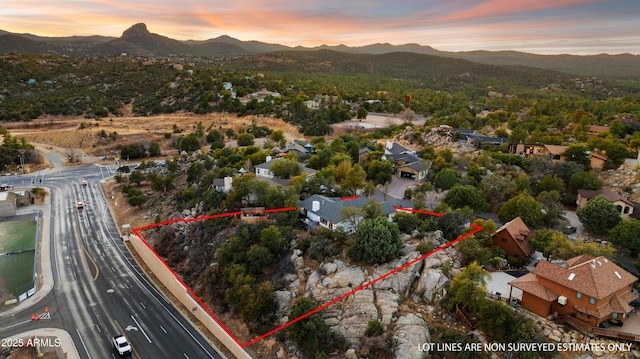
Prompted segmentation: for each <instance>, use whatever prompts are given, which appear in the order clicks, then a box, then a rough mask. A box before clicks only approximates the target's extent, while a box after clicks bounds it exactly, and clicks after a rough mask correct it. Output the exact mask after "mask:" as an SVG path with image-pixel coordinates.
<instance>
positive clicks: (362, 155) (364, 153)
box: [358, 147, 373, 167]
mask: <svg viewBox="0 0 640 359" xmlns="http://www.w3.org/2000/svg"><path fill="white" fill-rule="evenodd" d="M371 152H373V151H371V150H370V149H369V147H363V148H361V149H360V150H359V151H358V164H360V166H361V167H364V165H365V163H367V160H368V157H369V153H371Z"/></svg>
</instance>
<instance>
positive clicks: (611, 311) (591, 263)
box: [509, 254, 638, 326]
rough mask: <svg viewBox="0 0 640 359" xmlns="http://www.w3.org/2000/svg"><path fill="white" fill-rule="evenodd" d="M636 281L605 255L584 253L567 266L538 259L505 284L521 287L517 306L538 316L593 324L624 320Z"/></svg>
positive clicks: (635, 278)
mask: <svg viewBox="0 0 640 359" xmlns="http://www.w3.org/2000/svg"><path fill="white" fill-rule="evenodd" d="M637 280H638V278H637V277H635V276H634V275H632V274H631V273H629V272H627V271H625V270H624V269H622V268H620V267H619V266H618V265H617V264H615V263H613V262H612V261H610V260H608V259H607V258H605V257H603V256H600V257H593V256H591V255H588V254H584V255H581V256H578V257H574V258H571V259H569V260H567V267H566V268H565V267H563V266H560V265H558V264H553V263H550V262H547V261H544V260H543V261H540V262H539V263H538V265H537V266H536V267H535V268H534V269H533V270H532V271H531V272H530V273H528V274H526V275H524V276H522V277H520V278H517V279H515V280H512V281H511V282H509V285H511V286H512V287H516V288H518V289H520V290H522V302H521V306H522V307H523V308H525V309H528V310H530V311H532V312H534V313H536V314H538V315H540V316H543V317H548V316H550V315H553V314H557V315H560V316H562V315H568V316H571V317H574V318H577V319H579V320H581V321H583V322H585V323H587V324H589V325H592V326H597V325H599V324H600V323H603V322H606V321H608V320H611V319H617V320H619V321H625V320H626V319H627V318H628V316H629V314H630V313H631V311H632V307H631V305H630V303H631V302H633V301H634V300H637V299H638V296H637V294H636V293H634V292H633V284H634V283H635V282H636V281H637Z"/></svg>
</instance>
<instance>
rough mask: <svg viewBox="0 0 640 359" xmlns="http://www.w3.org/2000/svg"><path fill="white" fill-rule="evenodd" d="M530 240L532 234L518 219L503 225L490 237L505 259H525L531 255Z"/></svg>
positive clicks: (531, 246)
mask: <svg viewBox="0 0 640 359" xmlns="http://www.w3.org/2000/svg"><path fill="white" fill-rule="evenodd" d="M532 238H533V232H532V231H531V230H529V228H528V227H527V225H526V224H524V222H523V221H522V219H521V218H520V217H516V218H514V219H512V220H511V221H509V222H507V223H505V224H504V225H503V226H502V227H500V228H499V229H498V230H497V231H496V233H495V234H494V235H493V236H491V240H492V242H493V245H494V246H498V247H500V248H502V250H503V251H504V252H505V253H506V255H507V257H515V258H527V257H530V256H531V255H532V254H533V245H532V244H531V239H532Z"/></svg>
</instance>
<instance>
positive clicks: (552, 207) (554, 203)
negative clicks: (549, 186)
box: [536, 190, 562, 228]
mask: <svg viewBox="0 0 640 359" xmlns="http://www.w3.org/2000/svg"><path fill="white" fill-rule="evenodd" d="M560 197H561V196H560V192H558V191H556V190H553V191H543V192H540V194H538V196H537V197H536V200H537V201H538V203H540V205H541V206H542V209H544V212H545V214H544V224H545V225H546V226H547V228H550V227H552V226H554V225H555V224H556V223H558V219H559V218H560V215H561V214H562V204H561V203H560Z"/></svg>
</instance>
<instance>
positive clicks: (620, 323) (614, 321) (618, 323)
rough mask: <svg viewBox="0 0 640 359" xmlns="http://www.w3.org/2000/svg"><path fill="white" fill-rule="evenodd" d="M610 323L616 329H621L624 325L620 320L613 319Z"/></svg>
mask: <svg viewBox="0 0 640 359" xmlns="http://www.w3.org/2000/svg"><path fill="white" fill-rule="evenodd" d="M609 323H611V325H615V326H616V327H621V326H622V324H624V323H623V322H622V321H620V320H618V319H611V320H610V321H609Z"/></svg>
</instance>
